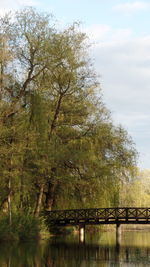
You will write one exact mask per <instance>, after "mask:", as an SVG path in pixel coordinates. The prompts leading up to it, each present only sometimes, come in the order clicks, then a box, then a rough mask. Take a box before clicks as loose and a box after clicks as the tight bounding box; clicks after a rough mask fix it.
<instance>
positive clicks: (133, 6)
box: [113, 1, 150, 13]
mask: <svg viewBox="0 0 150 267" xmlns="http://www.w3.org/2000/svg"><path fill="white" fill-rule="evenodd" d="M149 6H150V5H149V3H148V2H144V1H135V2H130V3H122V4H118V5H116V6H114V7H113V10H115V11H118V12H123V13H132V12H136V11H141V10H145V9H147V8H148V7H149Z"/></svg>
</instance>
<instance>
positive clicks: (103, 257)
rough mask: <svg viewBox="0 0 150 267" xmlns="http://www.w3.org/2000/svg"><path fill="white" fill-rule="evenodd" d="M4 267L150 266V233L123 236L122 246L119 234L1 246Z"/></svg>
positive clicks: (109, 233) (105, 233) (129, 233)
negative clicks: (118, 240) (118, 242)
mask: <svg viewBox="0 0 150 267" xmlns="http://www.w3.org/2000/svg"><path fill="white" fill-rule="evenodd" d="M0 266H2V267H76V266H78V267H89V266H90V267H99V266H103V267H105V266H150V232H143V231H141V232H135V231H134V232H123V233H122V238H121V245H119V244H116V236H115V232H104V233H100V234H98V233H97V234H91V235H86V242H85V244H81V243H79V240H78V236H66V237H53V238H51V239H50V240H49V241H47V242H44V241H43V242H40V243H38V242H28V243H20V244H14V243H9V244H4V243H3V244H2V243H1V244H0Z"/></svg>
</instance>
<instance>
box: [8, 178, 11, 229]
mask: <svg viewBox="0 0 150 267" xmlns="http://www.w3.org/2000/svg"><path fill="white" fill-rule="evenodd" d="M8 190H9V193H8V213H9V224H10V225H11V223H12V214H11V179H10V178H9V181H8Z"/></svg>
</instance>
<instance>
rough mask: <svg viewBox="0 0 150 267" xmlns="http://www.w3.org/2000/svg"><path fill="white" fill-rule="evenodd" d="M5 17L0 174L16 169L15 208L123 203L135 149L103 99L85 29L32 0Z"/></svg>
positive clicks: (13, 187) (36, 211)
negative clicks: (56, 21) (59, 24)
mask: <svg viewBox="0 0 150 267" xmlns="http://www.w3.org/2000/svg"><path fill="white" fill-rule="evenodd" d="M2 21H3V24H2V26H1V36H2V37H5V38H4V40H5V45H2V46H1V49H2V51H3V53H2V54H7V55H9V56H7V57H5V60H4V58H1V66H4V67H2V68H1V77H2V78H1V99H0V109H1V115H2V116H1V126H2V127H3V131H2V130H1V131H0V138H1V140H2V141H1V143H0V151H1V152H2V153H1V155H4V152H3V151H5V155H6V156H5V157H6V158H7V159H6V160H5V157H4V156H2V162H5V163H3V164H2V166H1V179H2V180H3V183H4V184H5V180H6V178H5V177H6V175H5V174H6V172H9V173H11V175H12V174H13V179H11V180H12V182H11V188H12V190H11V191H12V195H13V200H14V201H13V203H14V207H15V209H16V208H18V209H20V210H24V209H26V208H30V209H31V210H32V211H34V213H35V215H38V214H39V212H40V209H41V207H44V208H45V209H47V210H51V209H52V208H53V207H55V208H59V207H62V208H67V207H70V205H72V206H73V207H76V205H77V206H78V207H79V206H83V205H84V206H85V207H87V206H93V205H94V206H96V205H101V204H102V203H104V204H105V203H107V204H108V205H109V206H111V205H114V204H116V205H118V204H119V197H120V196H119V188H120V184H121V183H122V181H126V180H127V179H129V177H131V176H132V174H133V173H132V172H133V171H132V170H133V169H134V166H135V158H136V151H135V149H134V146H133V143H132V140H131V139H130V138H129V137H128V135H127V133H126V132H125V131H124V129H123V128H122V127H116V126H114V125H113V123H112V120H111V116H110V112H109V111H108V110H107V108H106V107H105V105H104V103H103V101H102V98H101V91H100V88H99V83H98V81H97V76H96V74H95V72H94V70H93V66H92V65H91V62H90V59H89V57H88V54H87V47H88V43H87V39H86V35H85V34H83V33H82V32H80V30H79V27H78V26H79V25H78V24H76V23H74V24H73V25H72V26H70V27H69V28H67V29H65V30H63V31H59V30H57V29H56V28H55V27H54V26H53V20H52V16H49V15H45V14H40V13H38V12H36V10H34V9H33V8H27V9H24V10H22V11H19V12H16V13H15V14H14V15H13V20H11V19H10V18H9V17H8V16H7V17H6V18H3V19H2ZM6 51H7V53H6ZM98 95H99V96H98ZM1 129H2V128H1ZM10 153H11V157H10V156H9V155H10ZM12 160H13V162H14V163H13V162H12ZM8 166H9V167H8ZM13 170H14V172H13ZM4 191H5V192H6V190H4ZM18 192H19V193H18ZM7 195H8V194H7ZM68 197H69V199H70V203H68Z"/></svg>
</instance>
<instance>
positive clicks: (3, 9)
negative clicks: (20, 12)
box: [0, 0, 39, 15]
mask: <svg viewBox="0 0 150 267" xmlns="http://www.w3.org/2000/svg"><path fill="white" fill-rule="evenodd" d="M0 1H1V2H0V15H4V14H5V13H7V12H9V11H12V10H15V9H19V8H21V7H25V6H38V4H39V2H38V0H13V1H12V0H0Z"/></svg>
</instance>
